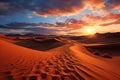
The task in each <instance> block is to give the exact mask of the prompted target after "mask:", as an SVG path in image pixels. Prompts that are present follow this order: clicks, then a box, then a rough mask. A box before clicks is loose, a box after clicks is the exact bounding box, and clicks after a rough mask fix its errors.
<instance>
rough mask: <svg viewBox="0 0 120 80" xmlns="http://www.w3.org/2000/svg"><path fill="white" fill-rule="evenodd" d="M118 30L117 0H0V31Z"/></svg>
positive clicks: (74, 32) (81, 32) (65, 32)
mask: <svg viewBox="0 0 120 80" xmlns="http://www.w3.org/2000/svg"><path fill="white" fill-rule="evenodd" d="M106 32H120V0H0V33H3V34H22V35H24V34H28V33H32V34H43V35H89V34H95V33H106Z"/></svg>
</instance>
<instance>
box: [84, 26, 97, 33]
mask: <svg viewBox="0 0 120 80" xmlns="http://www.w3.org/2000/svg"><path fill="white" fill-rule="evenodd" d="M83 34H84V35H94V34H96V29H95V28H94V27H84V29H83Z"/></svg>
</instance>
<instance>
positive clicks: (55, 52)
mask: <svg viewBox="0 0 120 80" xmlns="http://www.w3.org/2000/svg"><path fill="white" fill-rule="evenodd" d="M58 40H59V41H61V42H64V43H66V44H65V45H63V46H60V47H56V48H53V49H51V50H49V51H36V50H32V49H28V48H24V47H20V46H17V45H14V44H12V43H8V42H6V41H3V40H0V80H120V70H119V66H118V65H113V63H110V62H107V61H106V60H104V59H101V58H98V57H96V56H94V55H92V54H90V52H89V51H87V50H86V49H85V48H84V47H83V46H81V44H80V43H77V42H76V41H73V40H68V39H64V38H59V39H58Z"/></svg>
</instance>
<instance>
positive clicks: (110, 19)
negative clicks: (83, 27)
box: [84, 13, 120, 26]
mask: <svg viewBox="0 0 120 80" xmlns="http://www.w3.org/2000/svg"><path fill="white" fill-rule="evenodd" d="M119 16H120V14H113V13H109V14H108V15H106V16H94V15H85V17H84V18H85V19H86V21H88V22H89V24H97V25H101V26H107V25H110V24H119V20H120V17H119Z"/></svg>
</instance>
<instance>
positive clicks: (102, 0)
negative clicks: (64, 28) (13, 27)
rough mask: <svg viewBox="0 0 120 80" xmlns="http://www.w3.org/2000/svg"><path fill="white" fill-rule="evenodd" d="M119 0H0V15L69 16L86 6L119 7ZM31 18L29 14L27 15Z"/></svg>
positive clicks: (93, 7) (94, 7) (92, 7)
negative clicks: (24, 13)
mask: <svg viewBox="0 0 120 80" xmlns="http://www.w3.org/2000/svg"><path fill="white" fill-rule="evenodd" d="M119 4H120V0H1V1H0V15H1V16H2V15H12V14H16V13H21V12H25V11H31V12H32V13H33V14H35V15H38V16H71V15H76V14H78V13H80V12H81V11H82V10H84V9H86V8H87V7H88V6H89V7H90V8H91V9H92V10H93V11H94V10H95V9H96V8H101V9H104V10H107V9H109V10H110V9H113V8H115V9H116V8H120V5H119ZM28 18H31V16H28Z"/></svg>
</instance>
